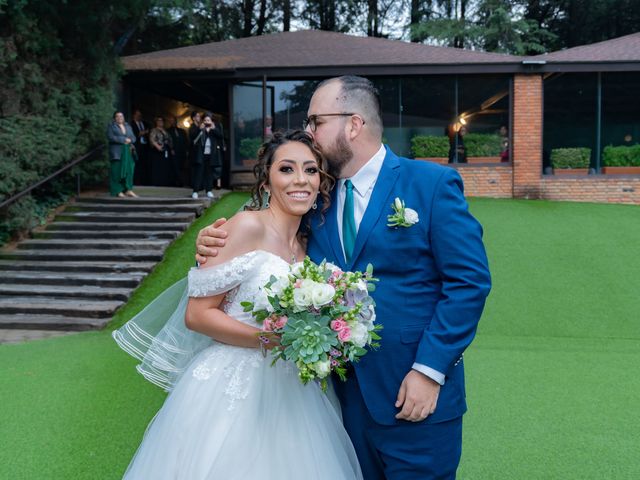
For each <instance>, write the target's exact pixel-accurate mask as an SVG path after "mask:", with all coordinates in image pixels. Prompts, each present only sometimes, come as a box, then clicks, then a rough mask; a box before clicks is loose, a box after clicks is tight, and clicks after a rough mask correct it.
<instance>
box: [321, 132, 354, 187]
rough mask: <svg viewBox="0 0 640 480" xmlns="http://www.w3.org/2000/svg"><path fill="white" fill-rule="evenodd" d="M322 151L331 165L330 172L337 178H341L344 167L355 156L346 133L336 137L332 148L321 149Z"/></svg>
mask: <svg viewBox="0 0 640 480" xmlns="http://www.w3.org/2000/svg"><path fill="white" fill-rule="evenodd" d="M321 152H322V154H323V155H324V158H325V160H326V161H327V164H328V165H329V173H330V174H331V176H333V177H335V178H340V174H341V173H342V169H343V168H344V167H345V165H346V164H348V163H349V162H350V161H351V159H352V158H353V150H352V149H351V146H350V145H349V144H348V143H347V139H346V136H345V134H344V133H343V134H342V135H341V136H339V137H338V138H337V139H336V142H335V143H334V144H333V145H332V146H331V148H327V149H321Z"/></svg>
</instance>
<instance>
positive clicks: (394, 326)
mask: <svg viewBox="0 0 640 480" xmlns="http://www.w3.org/2000/svg"><path fill="white" fill-rule="evenodd" d="M336 190H337V189H336ZM335 195H336V193H335V191H334V194H333V197H334V201H333V203H332V206H331V207H330V209H329V210H328V211H327V213H326V215H325V219H324V223H323V221H322V219H321V218H320V215H319V214H317V213H316V214H315V215H314V217H312V219H311V227H312V234H311V237H310V239H309V245H308V254H309V256H310V257H311V258H312V259H313V260H314V261H316V262H318V261H321V260H322V259H325V258H326V259H327V260H328V261H330V262H332V263H335V264H337V265H339V266H340V267H341V268H343V269H345V270H362V271H363V270H365V269H366V267H367V264H369V263H371V264H373V267H374V276H375V277H377V278H379V279H380V282H378V284H377V287H376V290H375V292H373V298H374V299H375V301H376V304H377V305H376V313H377V320H376V321H377V322H379V323H381V324H382V325H383V326H384V330H382V332H381V335H382V341H381V346H380V348H379V349H378V350H375V351H371V352H369V353H368V354H367V355H365V356H364V357H363V358H362V360H361V361H360V362H359V363H356V364H355V365H354V367H355V373H356V376H357V379H358V383H359V384H360V390H361V391H362V395H363V397H364V400H365V403H366V405H367V408H368V410H369V412H370V414H371V416H372V417H373V418H374V420H375V421H376V422H378V423H380V424H385V425H393V424H396V423H397V422H398V421H397V420H396V419H395V415H396V413H397V412H398V409H397V408H395V406H394V404H395V401H396V397H397V394H398V390H399V388H400V384H401V382H402V380H403V379H404V377H405V376H406V374H407V373H408V372H409V371H410V370H411V367H412V365H413V363H414V362H418V363H421V364H424V365H426V366H428V367H431V368H433V369H435V370H437V371H439V372H442V373H444V374H445V375H446V380H445V385H444V386H443V387H442V389H441V390H440V396H439V399H438V405H437V408H436V411H435V412H434V414H433V415H431V416H429V417H428V418H427V420H426V422H429V423H437V422H442V421H446V420H450V419H453V418H457V417H459V416H461V415H462V414H463V413H464V412H465V411H466V402H465V389H464V367H463V362H462V361H459V360H460V359H461V356H462V353H463V352H464V350H465V349H466V348H467V346H468V345H469V344H470V343H471V341H472V340H473V337H474V335H475V332H476V328H477V325H478V321H479V320H480V315H481V314H482V309H483V308H484V303H485V299H486V297H487V295H488V294H489V290H490V288H491V279H490V275H489V268H488V262H487V257H486V253H485V250H484V245H483V243H482V227H481V226H480V224H479V223H478V222H477V221H476V219H475V218H473V217H472V216H471V214H470V213H469V210H468V207H467V202H466V201H465V199H464V195H463V185H462V180H461V178H460V176H459V175H458V173H457V171H456V170H454V169H453V168H449V167H442V166H439V165H436V164H433V163H429V162H421V161H416V160H409V159H406V158H400V157H398V156H396V155H395V154H394V153H393V152H392V151H391V150H390V149H389V148H388V147H387V154H386V157H385V160H384V163H383V165H382V169H381V171H380V175H379V177H378V180H377V182H376V184H375V187H374V190H373V193H372V196H371V200H370V202H369V205H368V207H367V210H366V212H365V214H364V217H363V219H362V222H361V224H360V227H359V230H358V235H357V238H356V243H355V247H354V252H353V255H352V260H351V262H350V263H349V264H346V263H345V259H344V255H343V253H342V248H341V244H340V239H339V236H338V227H337V215H336V210H335V205H336V202H335ZM396 197H399V198H400V199H402V200H404V201H405V204H406V207H408V208H412V209H414V210H416V211H417V212H418V215H419V218H420V219H419V222H418V223H416V224H415V225H413V226H411V227H408V228H405V227H397V228H391V227H388V226H387V215H390V214H392V213H393V211H392V208H391V204H392V203H393V201H394V199H395V198H396ZM318 211H320V209H318V210H317V211H316V212H318ZM340 383H341V382H339V381H336V382H334V384H335V385H336V391H337V394H338V396H339V397H340V395H341V388H340Z"/></svg>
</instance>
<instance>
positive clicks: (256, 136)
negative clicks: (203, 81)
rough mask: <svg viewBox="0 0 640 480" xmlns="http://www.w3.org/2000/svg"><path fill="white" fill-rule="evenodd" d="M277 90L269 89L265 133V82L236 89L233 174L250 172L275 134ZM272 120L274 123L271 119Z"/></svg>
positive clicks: (234, 101)
mask: <svg viewBox="0 0 640 480" xmlns="http://www.w3.org/2000/svg"><path fill="white" fill-rule="evenodd" d="M272 104H273V87H267V105H266V106H267V109H266V112H267V114H266V117H267V118H266V125H265V128H264V132H263V118H262V117H263V112H262V82H255V83H242V84H239V85H234V86H233V116H232V118H233V132H234V136H233V139H234V159H233V164H232V170H250V169H251V167H253V165H254V164H255V163H256V161H257V154H258V149H259V148H260V145H262V142H263V138H264V136H265V135H268V134H269V133H270V132H271V128H272V127H271V126H270V125H269V117H272V115H269V113H268V112H271V111H272V108H271V106H272ZM271 120H273V119H272V118H271Z"/></svg>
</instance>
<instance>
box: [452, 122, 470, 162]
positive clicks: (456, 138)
mask: <svg viewBox="0 0 640 480" xmlns="http://www.w3.org/2000/svg"><path fill="white" fill-rule="evenodd" d="M466 134H467V127H465V126H464V125H463V126H461V127H460V129H459V130H458V132H457V133H454V134H453V136H451V137H449V163H467V149H466V147H465V146H464V136H465V135H466Z"/></svg>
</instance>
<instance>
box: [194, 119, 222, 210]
mask: <svg viewBox="0 0 640 480" xmlns="http://www.w3.org/2000/svg"><path fill="white" fill-rule="evenodd" d="M189 133H190V136H191V135H192V130H191V129H190V130H189ZM193 134H195V131H193ZM222 142H223V135H222V128H221V127H220V126H217V125H216V124H215V123H214V121H213V115H212V114H211V112H207V113H205V114H204V116H203V117H202V124H201V125H200V131H199V132H198V133H197V135H195V138H194V139H193V140H192V141H191V148H192V153H193V154H192V157H191V161H192V165H191V168H192V186H193V194H192V195H191V196H192V197H193V198H198V192H199V191H200V190H203V189H204V190H205V191H206V192H207V197H209V198H214V195H213V191H212V190H213V186H214V185H216V184H218V182H220V179H221V177H222V144H223V143H222Z"/></svg>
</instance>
